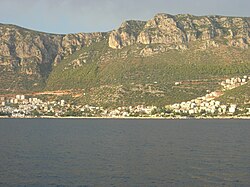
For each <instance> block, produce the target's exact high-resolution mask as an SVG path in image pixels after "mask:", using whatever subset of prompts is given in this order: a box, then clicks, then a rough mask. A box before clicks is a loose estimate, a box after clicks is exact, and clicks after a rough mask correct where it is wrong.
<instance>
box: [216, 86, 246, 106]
mask: <svg viewBox="0 0 250 187" xmlns="http://www.w3.org/2000/svg"><path fill="white" fill-rule="evenodd" d="M219 100H220V101H221V102H223V103H225V104H227V103H237V104H239V105H241V106H248V107H250V83H247V84H245V85H243V86H240V87H237V88H235V89H233V90H229V91H227V92H226V93H225V94H224V95H223V96H221V97H220V98H219Z"/></svg>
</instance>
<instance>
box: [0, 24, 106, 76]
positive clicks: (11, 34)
mask: <svg viewBox="0 0 250 187" xmlns="http://www.w3.org/2000/svg"><path fill="white" fill-rule="evenodd" d="M104 35H105V34H103V33H89V34H88V33H87V34H85V33H79V34H68V35H56V34H46V33H40V32H35V31H31V30H27V29H23V28H20V27H17V26H13V25H0V68H1V69H5V70H8V71H14V70H16V71H17V72H18V73H21V74H40V75H41V76H46V75H47V74H48V73H49V70H50V69H51V66H52V65H53V64H54V65H56V64H58V63H60V61H61V60H62V59H63V58H65V57H66V56H69V55H71V54H72V53H74V52H75V51H76V50H79V49H81V48H82V47H84V46H88V45H91V43H93V42H98V41H100V40H101V39H103V38H104ZM46 70H47V71H46Z"/></svg>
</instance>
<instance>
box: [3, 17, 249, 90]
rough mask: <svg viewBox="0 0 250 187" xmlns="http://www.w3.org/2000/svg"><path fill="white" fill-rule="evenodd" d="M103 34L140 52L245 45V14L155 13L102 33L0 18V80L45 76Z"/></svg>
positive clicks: (117, 46)
mask: <svg viewBox="0 0 250 187" xmlns="http://www.w3.org/2000/svg"><path fill="white" fill-rule="evenodd" d="M107 39H108V44H107V45H108V46H109V47H110V48H113V49H121V48H123V47H126V46H131V45H134V44H138V45H142V47H143V49H142V50H141V51H139V52H138V54H137V55H140V56H145V57H147V56H151V55H154V54H156V53H159V52H161V53H162V52H165V51H167V50H171V49H176V50H186V49H188V48H189V46H190V44H191V43H192V42H196V41H199V42H198V43H200V44H201V46H200V48H201V49H203V50H206V49H207V48H210V47H213V48H215V47H220V45H227V46H233V47H238V48H243V49H246V48H248V46H249V44H250V18H237V17H225V16H193V15H176V16H173V15H169V14H157V15H156V16H155V17H154V18H152V19H150V20H148V21H126V22H124V23H122V25H121V26H120V28H118V29H117V30H113V31H111V32H107V33H100V32H97V33H78V34H67V35H59V34H47V33H41V32H36V31H32V30H28V29H24V28H21V27H18V26H14V25H4V24H0V72H1V74H0V84H1V81H3V82H4V81H7V79H6V77H10V76H9V74H10V75H11V76H12V78H11V77H10V78H8V80H9V81H10V82H11V85H13V84H14V83H15V82H17V81H16V80H15V79H18V82H22V83H25V82H27V81H31V82H32V81H33V80H34V85H36V84H37V83H36V81H37V80H42V81H44V82H46V79H47V77H48V75H49V74H50V72H51V70H52V69H53V67H54V66H56V65H57V64H59V63H60V62H61V61H62V60H63V59H65V58H67V57H68V56H70V55H72V54H73V53H74V52H75V51H77V50H80V49H81V48H83V47H85V46H90V45H91V44H92V43H95V42H100V41H102V40H105V42H106V40H107ZM151 44H155V45H151ZM72 63H73V62H72ZM75 64H76V66H78V65H79V63H78V62H75ZM7 74H8V76H6V75H7ZM3 78H4V79H3ZM12 79H13V81H12ZM13 82H14V83H13ZM32 84H33V83H32Z"/></svg>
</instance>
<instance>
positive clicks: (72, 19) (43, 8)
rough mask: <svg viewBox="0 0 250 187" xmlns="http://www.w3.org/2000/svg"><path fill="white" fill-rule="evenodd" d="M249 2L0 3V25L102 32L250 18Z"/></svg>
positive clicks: (78, 0) (93, 0) (86, 0)
mask: <svg viewBox="0 0 250 187" xmlns="http://www.w3.org/2000/svg"><path fill="white" fill-rule="evenodd" d="M249 7H250V0H0V23H6V24H7V23H8V24H15V25H19V26H22V27H25V28H29V29H33V30H38V31H43V32H49V33H58V34H59V33H78V32H101V31H110V30H113V29H115V28H118V27H119V25H121V23H122V22H123V21H125V20H149V19H151V18H152V17H153V16H154V15H155V14H157V13H168V14H173V15H175V14H187V13H188V14H194V15H227V16H244V17H250V11H249Z"/></svg>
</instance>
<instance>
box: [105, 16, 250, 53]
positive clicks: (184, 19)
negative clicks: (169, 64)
mask: <svg viewBox="0 0 250 187" xmlns="http://www.w3.org/2000/svg"><path fill="white" fill-rule="evenodd" d="M131 28H132V29H131ZM249 36H250V19H249V18H237V17H225V16H193V15H183V14H181V15H176V16H173V15H169V14H157V15H156V16H155V17H154V18H153V19H151V20H149V21H147V22H141V21H130V22H125V23H123V24H122V25H121V27H120V28H119V29H118V30H114V31H112V32H111V34H110V36H109V46H110V47H112V48H117V49H120V48H122V47H125V46H129V45H133V44H136V43H140V44H165V45H167V46H169V47H174V48H176V49H185V48H186V47H188V44H189V43H190V42H194V41H207V40H216V39H219V40H223V41H224V43H226V44H227V45H229V46H235V47H241V48H248V45H249V43H250V37H249Z"/></svg>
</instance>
